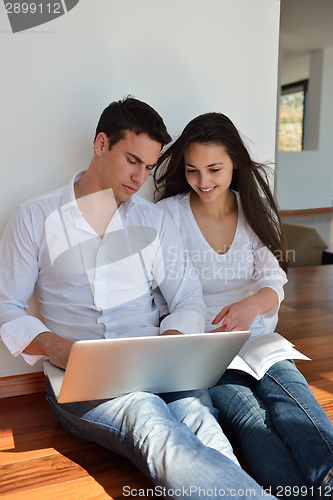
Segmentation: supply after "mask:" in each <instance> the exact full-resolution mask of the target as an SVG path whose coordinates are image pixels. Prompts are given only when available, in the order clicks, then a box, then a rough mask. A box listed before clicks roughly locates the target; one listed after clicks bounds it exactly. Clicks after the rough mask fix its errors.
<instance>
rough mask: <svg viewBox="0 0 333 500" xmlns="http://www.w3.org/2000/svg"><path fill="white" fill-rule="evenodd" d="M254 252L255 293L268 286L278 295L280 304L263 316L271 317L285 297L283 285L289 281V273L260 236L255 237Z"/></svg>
mask: <svg viewBox="0 0 333 500" xmlns="http://www.w3.org/2000/svg"><path fill="white" fill-rule="evenodd" d="M253 254H254V273H253V279H254V283H253V286H252V291H253V293H257V292H258V291H259V290H260V289H261V288H264V287H268V288H271V289H272V290H274V291H275V292H276V294H277V296H278V304H277V305H276V306H275V307H274V308H273V309H271V310H270V311H268V312H267V313H266V314H263V317H266V318H270V317H272V316H274V315H275V314H276V313H277V312H278V310H279V307H280V304H281V302H282V300H283V299H284V291H283V286H284V285H285V284H286V283H287V281H288V280H287V275H286V273H285V272H284V270H283V269H282V268H281V267H280V265H279V262H278V259H277V258H276V257H275V256H274V255H273V253H272V252H271V251H270V250H269V248H267V247H266V246H265V245H264V244H263V243H262V242H261V241H260V240H259V239H258V238H255V242H254V248H253Z"/></svg>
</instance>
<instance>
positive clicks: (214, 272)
mask: <svg viewBox="0 0 333 500" xmlns="http://www.w3.org/2000/svg"><path fill="white" fill-rule="evenodd" d="M155 185H156V188H157V192H156V198H157V200H160V202H159V205H160V206H161V207H163V208H164V209H165V210H167V211H168V212H170V214H171V215H172V217H173V219H174V221H175V222H176V224H177V225H178V226H179V228H180V231H181V232H182V234H183V236H184V238H185V242H186V245H187V249H188V252H189V254H190V256H191V258H192V262H193V264H194V267H195V269H196V272H197V274H198V275H199V277H200V280H201V283H202V287H203V293H204V300H205V302H206V305H207V309H208V318H207V324H206V330H207V331H212V330H213V329H217V330H219V331H226V332H228V331H232V330H250V331H251V336H256V335H265V334H266V333H269V332H274V330H275V327H276V324H277V320H278V309H279V305H280V302H281V301H282V299H283V297H284V294H283V285H284V284H285V283H286V281H287V279H286V270H287V259H286V251H285V244H284V239H283V235H282V232H281V226H280V220H279V215H278V210H277V207H276V204H275V201H274V198H273V196H272V194H271V191H270V188H269V183H268V180H267V174H266V169H265V166H264V165H261V164H258V163H256V162H254V161H253V160H252V159H251V158H250V155H249V153H248V150H247V149H246V147H245V145H244V143H243V141H242V139H241V137H240V134H239V132H238V131H237V129H236V128H235V126H234V125H233V123H232V122H231V121H230V120H229V118H227V117H226V116H224V115H223V114H221V113H207V114H204V115H201V116H198V117H197V118H195V119H194V120H192V121H191V122H190V123H189V124H188V125H187V126H186V127H185V129H184V131H183V132H182V134H181V135H180V137H179V138H178V139H177V140H176V141H175V142H174V143H173V144H172V145H171V146H170V147H169V148H168V149H167V151H166V152H165V153H164V154H163V155H162V156H161V158H160V160H159V162H158V167H157V169H156V172H155ZM171 251H172V252H173V253H174V254H175V255H176V249H172V244H171V248H170V252H171ZM178 258H181V256H178ZM156 301H157V302H158V303H159V307H160V312H161V315H163V314H167V312H168V311H167V309H166V308H165V305H164V304H163V303H162V302H161V301H160V297H159V296H157V298H156ZM210 395H211V398H212V401H213V404H214V406H215V407H216V408H217V409H218V410H219V416H220V421H221V424H222V427H223V429H225V430H226V431H229V432H231V433H232V434H233V435H234V436H236V438H237V439H238V440H239V442H240V444H241V447H242V451H243V454H244V456H245V458H246V460H247V463H248V465H249V467H250V468H251V471H252V473H253V475H254V476H255V478H256V479H257V481H258V482H259V483H260V484H262V485H263V486H264V487H265V488H271V492H272V493H273V494H274V495H276V496H278V497H285V498H299V497H303V498H331V495H332V486H333V426H332V425H331V423H330V420H329V419H328V417H327V415H326V414H325V412H324V411H323V409H322V408H321V407H320V405H319V404H318V403H317V401H316V399H315V398H314V395H313V393H312V391H311V390H310V388H309V386H308V384H307V383H306V380H305V379H304V377H303V376H302V375H301V374H300V372H299V371H298V370H297V368H296V366H295V363H294V362H293V361H292V360H287V361H281V362H278V363H276V364H275V365H273V366H272V367H271V368H270V369H269V370H268V372H267V373H266V375H265V376H264V377H263V378H262V379H261V380H259V381H257V380H255V379H253V378H252V377H251V376H249V375H246V374H243V373H241V372H236V371H233V370H227V371H226V373H225V374H224V375H223V377H222V378H221V379H220V381H219V382H218V384H217V385H216V386H215V387H214V388H212V389H210Z"/></svg>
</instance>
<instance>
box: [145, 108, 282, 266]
mask: <svg viewBox="0 0 333 500" xmlns="http://www.w3.org/2000/svg"><path fill="white" fill-rule="evenodd" d="M194 142H195V143H199V144H220V145H221V146H223V147H224V148H225V150H226V152H227V153H228V155H229V156H230V158H231V160H232V162H233V164H234V166H235V167H237V168H236V169H234V172H233V177H232V181H231V185H230V189H232V190H234V191H238V193H239V196H240V199H241V203H242V208H243V212H244V215H245V217H246V220H247V222H248V223H249V225H250V227H251V228H252V229H253V231H254V232H255V234H256V235H257V236H258V238H259V239H260V240H261V241H262V242H263V243H264V245H266V246H267V247H268V248H269V249H270V250H271V252H272V253H273V254H274V255H275V257H276V258H277V259H278V261H279V264H280V266H281V268H282V269H284V270H285V271H287V267H288V260H287V253H286V244H285V239H284V236H283V233H282V228H281V221H280V217H279V213H278V209H277V206H276V203H275V200H274V197H273V194H272V192H271V190H270V187H269V182H268V175H267V169H268V167H267V165H264V164H261V163H256V162H254V161H253V160H252V159H251V157H250V155H249V152H248V150H247V148H246V146H245V144H244V142H243V140H242V138H241V136H240V134H239V132H238V130H237V129H236V127H235V126H234V124H233V123H232V121H231V120H230V119H229V118H228V117H227V116H225V115H223V114H222V113H206V114H204V115H200V116H198V117H197V118H194V119H193V120H192V121H190V123H189V124H188V125H187V126H186V127H185V129H184V130H183V132H182V134H181V135H180V136H179V138H178V139H177V140H176V141H175V142H174V143H173V144H172V145H171V146H170V147H169V148H168V149H167V150H166V151H165V152H164V153H163V154H162V155H161V156H160V158H159V160H158V163H157V167H156V169H155V172H154V182H155V187H156V192H155V200H156V201H159V200H162V199H164V198H168V197H170V196H175V195H177V194H182V193H188V192H190V191H191V190H192V188H191V187H190V185H189V184H188V182H187V180H186V177H185V164H184V151H185V149H186V147H187V146H188V145H189V144H192V143H194Z"/></svg>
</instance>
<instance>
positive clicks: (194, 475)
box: [47, 383, 268, 500]
mask: <svg viewBox="0 0 333 500" xmlns="http://www.w3.org/2000/svg"><path fill="white" fill-rule="evenodd" d="M47 393H48V400H49V403H50V405H51V408H52V410H53V412H54V413H55V415H56V417H57V418H58V420H59V421H60V423H61V424H62V425H63V427H64V428H65V429H66V430H68V431H69V432H71V433H72V434H74V435H76V436H79V437H82V438H85V439H88V440H91V441H94V442H96V443H98V444H100V445H102V446H104V447H106V448H109V449H110V450H112V451H114V452H116V453H119V454H120V455H123V456H125V457H127V458H128V459H129V460H131V461H132V462H133V464H134V465H136V466H137V467H138V468H139V469H140V470H141V471H142V472H144V473H145V474H146V475H147V476H148V477H150V478H151V480H152V481H153V483H154V484H155V488H156V487H158V488H159V490H158V495H156V496H161V495H160V493H161V492H163V497H165V498H175V499H186V498H191V499H192V500H193V499H194V500H201V499H202V498H204V497H206V498H207V497H209V498H214V499H220V498H221V499H222V498H223V499H225V497H226V496H233V497H234V498H235V499H243V500H244V496H251V497H254V496H256V497H261V498H262V497H263V490H262V488H261V487H260V486H259V485H258V484H257V483H256V482H255V481H254V480H253V479H252V478H251V477H250V476H248V474H246V473H245V472H244V471H243V470H242V469H241V468H240V467H239V465H238V464H237V463H235V462H234V461H233V460H232V459H230V458H228V456H226V455H228V454H231V455H232V451H231V448H230V445H229V444H228V442H227V441H226V438H225V437H224V434H223V432H222V430H221V428H220V426H219V424H218V422H217V421H216V419H215V417H214V415H213V413H214V409H213V407H212V405H211V401H210V398H209V396H208V392H207V391H190V392H187V393H170V394H166V395H163V397H164V399H165V401H164V400H163V399H162V397H159V396H157V395H154V394H150V393H147V392H135V393H131V394H128V395H126V396H122V397H119V398H115V399H111V400H101V401H86V402H80V403H66V404H58V403H57V401H56V399H55V397H54V394H53V391H52V389H51V387H50V384H49V383H48V384H47ZM205 403H207V405H206V404H205ZM190 429H191V430H190ZM192 430H193V432H192ZM231 458H233V457H231ZM235 460H236V459H235ZM236 461H237V460H236ZM124 486H126V485H124ZM246 490H248V491H246ZM265 498H266V495H265ZM267 498H268V497H267Z"/></svg>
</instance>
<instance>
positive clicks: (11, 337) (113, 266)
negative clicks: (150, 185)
mask: <svg viewBox="0 0 333 500" xmlns="http://www.w3.org/2000/svg"><path fill="white" fill-rule="evenodd" d="M83 173H84V172H79V173H78V174H76V175H75V176H74V178H73V179H72V180H71V182H70V183H69V184H68V185H67V186H66V187H65V188H61V189H58V190H56V191H53V192H51V193H47V194H45V195H42V196H38V197H36V198H34V199H31V200H28V201H27V202H24V203H22V204H21V205H20V206H19V207H18V209H17V210H16V212H15V213H14V214H13V216H12V218H11V219H10V221H9V223H8V225H7V227H6V230H5V232H4V235H3V237H2V239H1V242H0V255H1V270H0V325H1V330H0V331H1V337H2V339H3V341H4V343H5V345H6V346H7V347H8V349H9V350H10V352H11V353H12V354H13V355H14V356H17V355H19V354H21V355H22V356H23V357H24V358H25V360H26V361H27V362H28V363H29V364H34V363H35V362H36V361H37V360H38V359H40V358H41V356H36V355H29V354H26V353H24V352H23V351H24V349H25V348H26V347H27V346H28V345H29V344H30V343H31V341H32V340H33V339H34V338H35V337H36V336H37V335H38V334H40V333H42V332H44V331H51V332H53V333H56V334H58V335H60V336H62V337H63V338H66V339H67V340H71V341H77V340H86V339H98V338H112V337H119V336H122V337H130V336H149V335H159V334H160V333H163V332H164V331H166V330H179V331H180V332H182V333H197V332H201V331H204V325H205V317H206V307H205V305H204V302H203V298H202V291H201V285H200V282H199V280H198V279H197V278H196V276H195V273H193V268H192V264H191V261H190V260H189V259H187V260H186V259H185V260H184V259H175V258H174V251H173V252H170V251H169V248H170V247H171V246H172V248H173V249H174V248H175V246H176V247H177V248H179V252H180V254H184V252H186V249H185V246H184V242H183V240H182V236H181V235H180V233H179V230H178V229H177V227H176V225H175V224H174V223H173V221H172V218H171V217H170V216H169V215H168V214H166V213H165V212H164V211H163V210H162V209H161V208H158V207H156V206H155V205H154V204H152V203H150V202H148V201H146V200H144V199H143V198H141V197H140V196H138V195H133V196H132V197H131V198H130V200H129V201H127V202H126V203H122V204H121V205H120V207H119V209H118V210H117V211H116V212H115V214H114V215H113V217H112V219H111V221H110V223H109V225H108V226H107V228H106V231H105V234H104V236H103V237H102V238H100V237H99V236H98V235H97V234H96V232H95V231H94V230H93V229H92V227H91V226H90V225H89V224H88V223H87V221H86V220H85V219H84V218H83V216H82V213H81V212H80V210H79V208H78V204H77V201H76V199H75V194H74V183H75V182H76V181H78V180H79V178H80V177H81V176H82V175H83ZM35 284H36V286H37V291H38V296H39V300H40V302H41V313H42V316H43V317H44V322H42V321H40V320H39V319H37V318H35V317H32V316H29V315H27V314H26V309H27V307H28V306H27V301H28V299H29V298H30V296H31V294H32V292H33V289H34V286H35ZM156 286H159V288H160V290H161V292H162V293H163V295H164V297H165V299H166V301H167V303H168V306H169V310H170V311H171V314H170V315H169V316H168V317H167V318H165V319H164V320H163V321H162V322H161V325H160V327H158V326H157V325H158V323H159V314H158V310H157V308H156V306H155V304H154V300H153V294H152V291H153V289H154V288H155V287H156Z"/></svg>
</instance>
